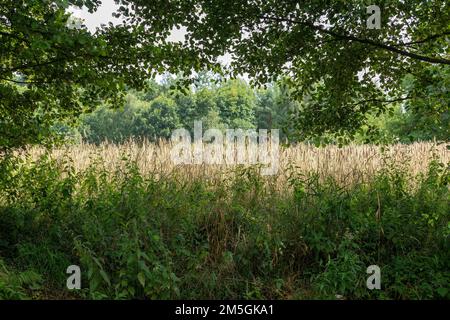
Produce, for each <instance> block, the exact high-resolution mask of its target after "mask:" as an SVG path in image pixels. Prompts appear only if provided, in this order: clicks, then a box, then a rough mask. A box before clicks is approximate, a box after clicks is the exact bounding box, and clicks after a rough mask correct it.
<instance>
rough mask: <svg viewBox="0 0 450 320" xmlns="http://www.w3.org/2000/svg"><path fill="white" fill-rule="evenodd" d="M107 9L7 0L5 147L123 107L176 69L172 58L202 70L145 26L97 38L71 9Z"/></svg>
mask: <svg viewBox="0 0 450 320" xmlns="http://www.w3.org/2000/svg"><path fill="white" fill-rule="evenodd" d="M100 4H101V1H100V0H53V1H50V0H2V1H1V2H0V148H2V149H5V148H10V147H16V146H23V145H25V144H28V143H39V142H42V141H44V140H45V139H46V137H48V136H49V135H50V134H51V132H52V130H50V128H51V127H52V125H53V124H55V123H57V122H61V121H65V122H68V123H70V122H73V121H74V120H75V119H76V118H77V117H78V116H79V115H80V114H81V113H83V112H86V111H89V110H93V109H94V108H95V107H96V106H98V105H100V104H101V103H108V104H110V105H113V106H120V105H122V103H123V100H122V99H123V95H124V94H123V92H124V90H125V88H126V86H127V85H128V86H131V87H135V88H138V89H139V88H142V87H143V86H144V84H145V80H146V79H148V78H149V77H151V76H153V75H154V74H155V72H156V71H164V66H167V65H173V64H175V63H174V62H170V63H169V60H170V59H172V58H173V59H175V60H176V61H177V64H178V62H180V63H181V61H183V60H184V61H185V63H181V65H186V66H187V65H189V69H195V68H196V67H195V65H192V64H190V63H189V61H192V60H196V58H195V57H193V56H190V54H189V53H187V51H186V50H184V51H181V50H180V49H181V48H180V45H178V44H174V43H167V42H165V41H159V40H160V37H153V36H150V35H149V37H145V38H143V37H142V36H141V33H142V31H143V30H142V29H140V28H139V27H136V28H135V29H133V28H131V27H130V26H129V25H125V24H123V25H118V26H112V25H107V26H104V27H103V28H99V29H97V31H96V32H95V33H93V34H92V33H90V32H89V31H88V30H87V29H86V27H85V26H82V25H80V26H74V25H73V24H72V23H70V22H71V21H70V14H69V13H67V8H68V6H69V5H76V6H83V5H84V6H86V7H87V8H88V10H89V11H90V12H93V11H95V10H96V9H97V7H98V6H99V5H100ZM164 38H165V37H162V39H164ZM154 43H158V44H159V45H158V47H155V46H154ZM178 69H182V67H181V66H180V65H179V66H178Z"/></svg>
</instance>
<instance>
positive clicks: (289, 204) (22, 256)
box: [0, 0, 450, 299]
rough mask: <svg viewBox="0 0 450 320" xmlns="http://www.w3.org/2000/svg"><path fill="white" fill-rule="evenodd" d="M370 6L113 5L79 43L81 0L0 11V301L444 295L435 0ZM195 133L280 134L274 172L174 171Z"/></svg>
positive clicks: (444, 70) (234, 0)
mask: <svg viewBox="0 0 450 320" xmlns="http://www.w3.org/2000/svg"><path fill="white" fill-rule="evenodd" d="M104 1H105V0H104ZM377 2H378V3H377V5H378V6H380V7H381V15H380V16H379V17H378V18H379V19H378V20H379V21H378V22H379V23H380V25H381V26H382V27H381V28H375V29H372V28H368V26H367V24H366V20H367V18H368V17H367V1H362V0H352V1H341V0H330V1H315V0H314V1H291V0H265V1H259V0H211V1H203V0H190V1H185V0H172V1H167V0H152V1H147V0H145V1H144V0H114V3H115V4H116V11H115V12H114V16H115V17H116V18H118V19H119V21H120V23H118V24H112V23H106V24H104V25H101V26H100V27H98V28H97V29H96V30H90V29H88V28H87V27H86V26H85V25H83V23H82V21H78V20H77V19H76V18H74V16H73V15H72V13H71V9H73V7H74V6H78V7H83V10H84V12H85V13H86V12H91V13H92V12H95V11H96V10H97V9H98V8H99V7H100V6H101V5H102V1H100V0H2V1H1V2H0V299H51V298H64V299H131V298H137V299H177V298H184V299H449V298H450V250H449V249H450V241H449V236H450V220H449V218H450V215H449V213H450V189H449V187H450V171H449V170H450V168H449V164H450V156H449V146H448V142H449V137H450V110H449V105H450V93H449V88H450V68H449V65H450V59H449V57H450V56H449V36H450V30H449V23H448V21H450V6H449V4H448V1H445V0H434V1H423V0H405V1H391V0H389V1H388V0H380V1H377ZM174 30H183V31H182V32H183V33H184V40H181V41H171V40H170V39H169V38H170V34H171V33H172V32H173V31H174ZM226 55H229V56H231V58H230V61H229V63H228V64H226V65H224V64H222V63H220V62H219V61H220V59H221V58H223V57H224V56H226ZM240 77H241V78H242V77H246V78H247V79H248V81H247V80H245V81H244V80H242V79H240ZM156 79H158V80H156ZM194 121H202V122H203V124H204V129H207V128H217V129H220V130H225V129H227V128H231V129H234V128H241V129H249V128H251V129H280V130H281V136H280V138H281V139H280V141H281V144H282V146H281V148H280V154H279V158H278V161H279V168H278V171H277V174H276V175H273V176H262V175H261V174H260V170H261V166H260V165H239V166H235V165H229V164H227V163H223V164H220V165H214V166H213V165H206V164H199V165H174V163H173V162H172V161H171V158H170V155H169V154H170V150H171V148H172V146H173V145H172V143H171V142H170V141H169V140H168V139H169V138H170V136H171V134H172V132H173V131H174V130H175V129H178V128H186V129H188V130H189V131H192V129H193V124H194ZM71 265H77V266H79V267H80V268H81V276H82V286H81V289H80V290H75V289H74V290H71V289H69V288H68V287H67V286H66V280H67V277H68V276H69V275H68V274H67V273H66V270H67V267H68V266H71ZM370 265H377V266H379V267H380V268H381V290H369V289H368V288H367V287H366V279H367V277H368V274H367V273H366V270H367V267H368V266H370Z"/></svg>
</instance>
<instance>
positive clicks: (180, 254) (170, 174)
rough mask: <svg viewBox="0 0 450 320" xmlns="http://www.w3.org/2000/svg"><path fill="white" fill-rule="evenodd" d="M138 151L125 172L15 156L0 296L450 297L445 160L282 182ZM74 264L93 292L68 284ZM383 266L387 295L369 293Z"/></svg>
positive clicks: (3, 204)
mask: <svg viewBox="0 0 450 320" xmlns="http://www.w3.org/2000/svg"><path fill="white" fill-rule="evenodd" d="M92 148H94V147H92ZM128 151H129V150H128ZM336 152H337V151H336ZM125 153H128V156H126V157H118V158H123V159H122V160H118V161H117V162H116V164H115V166H110V165H109V164H108V162H107V161H104V159H103V158H101V157H100V158H96V157H91V160H90V161H89V163H86V164H84V165H80V163H79V162H80V161H77V159H76V153H72V156H71V157H69V156H64V155H59V156H58V157H56V158H55V157H51V156H48V155H46V154H43V155H42V156H38V155H36V154H34V155H33V156H30V157H11V158H6V159H3V160H2V161H1V164H0V165H1V168H0V174H1V175H0V298H3V299H12V298H14V299H16V298H37V299H47V298H70V299H72V298H94V299H102V298H112V299H127V298H149V299H176V298H184V299H200V298H201V299H241V298H242V299H255V298H256V299H257V298H259V299H305V298H308V299H315V298H319V299H320V298H331V299H334V298H336V295H340V296H342V298H343V299H374V298H376V299H437V298H450V287H449V284H450V272H449V271H450V250H449V249H450V245H449V244H450V243H449V235H450V224H449V212H450V201H449V200H450V191H449V177H450V174H449V170H448V164H446V163H445V161H444V163H442V157H435V158H434V159H433V157H432V155H431V153H430V154H427V155H426V156H425V158H427V159H428V158H430V159H431V160H430V161H427V167H426V168H424V169H423V170H419V171H414V170H411V169H410V168H411V166H412V167H414V165H423V161H422V163H420V164H418V163H417V161H416V160H414V157H412V159H411V160H412V162H408V165H406V163H405V162H404V161H398V159H395V157H394V156H392V155H391V156H390V157H389V156H386V157H384V158H383V159H384V161H382V162H380V163H379V165H378V167H377V170H375V171H374V172H372V173H371V175H367V176H365V177H364V178H361V177H360V176H359V175H347V177H349V176H351V179H352V181H351V183H349V184H345V183H344V184H343V183H342V177H344V176H345V175H342V177H341V178H339V176H336V174H332V173H330V172H328V173H326V172H323V171H320V170H319V169H320V168H319V167H318V168H316V169H315V170H313V169H311V170H308V171H305V170H302V169H301V168H299V166H296V165H286V166H285V167H283V170H282V174H283V177H284V178H283V179H282V180H280V179H279V177H269V178H262V177H261V176H260V175H259V174H258V173H257V169H256V168H253V167H245V168H244V167H235V168H233V169H232V170H231V171H228V174H224V175H216V176H215V179H205V174H199V175H195V174H192V173H191V174H187V173H186V172H185V171H184V172H183V170H175V169H174V168H171V170H167V169H166V170H163V169H161V170H160V171H157V170H156V169H157V168H154V169H153V170H142V167H141V166H142V163H139V161H136V158H135V157H134V156H133V154H132V153H130V152H127V151H125ZM69 154H70V153H69ZM122 156H123V154H122ZM422 157H424V156H423V155H422ZM78 160H79V159H78ZM363 160H364V159H362V160H361V161H363ZM366 160H367V161H369V160H368V159H366ZM328 161H330V160H329V159H328ZM288 162H289V161H287V160H286V163H288ZM415 163H417V164H415ZM336 165H341V164H340V163H336ZM358 177H359V178H358ZM74 264H75V265H79V266H80V267H81V271H82V289H81V290H79V291H69V290H68V289H67V288H66V279H67V277H68V275H67V274H66V268H67V267H68V266H69V265H74ZM369 265H378V266H379V267H380V268H381V279H382V280H381V285H382V289H381V290H373V291H370V290H368V289H367V288H366V279H367V277H368V274H366V268H367V267H368V266H369Z"/></svg>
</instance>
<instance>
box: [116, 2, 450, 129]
mask: <svg viewBox="0 0 450 320" xmlns="http://www.w3.org/2000/svg"><path fill="white" fill-rule="evenodd" d="M116 2H117V3H119V4H121V7H120V9H119V15H120V16H122V17H123V18H124V19H125V21H126V22H127V23H129V24H130V25H131V24H134V25H136V26H139V27H140V28H142V29H145V30H146V34H150V35H152V36H160V35H167V34H168V33H169V32H170V30H172V29H173V28H179V27H185V28H186V31H187V34H186V41H185V42H184V44H183V46H184V48H185V49H186V50H188V51H194V52H196V55H197V56H198V57H201V59H202V61H208V62H209V63H211V64H213V63H214V61H216V59H217V57H219V56H221V55H224V54H226V53H229V54H231V56H232V57H233V61H232V62H231V66H230V70H229V71H230V72H231V74H234V75H238V74H248V75H249V76H250V78H251V79H253V80H254V82H255V83H257V84H265V83H267V82H270V81H272V80H276V79H280V78H285V79H286V80H287V81H288V83H289V84H290V85H291V86H292V87H293V89H294V90H293V96H294V97H295V98H296V99H297V100H299V101H303V102H304V103H303V108H302V109H301V110H300V111H301V112H299V113H298V114H297V117H296V124H297V127H298V128H299V130H300V131H301V132H302V133H303V134H306V135H308V134H313V135H314V134H323V133H324V132H332V131H333V132H336V131H338V132H339V131H340V130H341V131H342V132H343V131H355V130H357V129H358V128H359V127H360V126H361V125H362V124H364V123H365V122H366V120H367V118H368V116H369V115H370V114H380V113H381V112H383V111H385V109H386V106H387V105H389V104H391V103H392V102H399V101H406V100H414V102H413V103H414V104H418V103H420V101H421V100H424V99H425V100H426V101H427V100H428V99H430V98H429V97H428V96H424V95H423V94H422V93H423V92H419V91H415V92H410V91H408V90H405V88H404V87H403V86H402V85H401V84H402V82H403V81H404V78H405V77H406V76H409V77H414V78H415V80H414V81H415V82H422V81H431V83H429V84H428V85H432V86H435V87H436V86H442V82H439V81H440V80H441V79H438V78H435V77H430V76H429V75H428V72H429V70H430V66H433V67H435V68H444V67H448V65H449V64H450V57H449V41H448V39H449V36H450V24H449V21H450V6H449V5H448V1H445V0H436V1H423V0H405V1H390V0H389V1H388V0H384V1H377V3H376V4H377V5H378V6H379V7H380V8H381V22H380V25H381V28H380V29H368V28H367V26H366V20H367V19H368V18H369V16H370V14H368V13H367V7H368V6H369V5H371V4H372V2H370V1H369V2H368V1H361V0H353V1H340V0H331V1H315V0H311V1H291V0H264V1H263V0H213V1H203V0H171V1H167V0H151V1H146V0H117V1H116ZM439 83H440V84H439ZM447 88H448V87H447ZM429 94H432V95H433V97H434V98H432V99H434V100H442V99H446V101H447V102H448V89H447V90H444V91H439V92H436V91H435V92H433V93H430V92H427V95H429ZM447 107H448V106H447ZM424 108H428V111H433V108H434V107H433V106H432V105H430V104H426V103H425V104H424ZM434 111H436V110H434ZM342 132H341V133H342Z"/></svg>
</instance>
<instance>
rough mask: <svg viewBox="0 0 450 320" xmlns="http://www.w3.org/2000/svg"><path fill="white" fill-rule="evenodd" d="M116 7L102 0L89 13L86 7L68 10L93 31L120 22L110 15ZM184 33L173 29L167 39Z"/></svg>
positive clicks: (177, 37)
mask: <svg viewBox="0 0 450 320" xmlns="http://www.w3.org/2000/svg"><path fill="white" fill-rule="evenodd" d="M117 8H118V6H117V5H116V4H115V3H114V0H102V4H101V6H100V7H99V8H98V9H97V11H96V12H94V13H89V12H88V10H87V9H86V7H84V8H82V9H79V8H77V7H72V8H71V9H70V10H69V11H70V12H72V14H73V15H74V16H75V17H78V18H81V19H83V21H84V24H85V25H86V27H87V28H88V29H89V31H91V32H95V29H96V28H97V27H100V26H101V25H102V24H108V23H109V22H112V23H113V24H119V23H121V22H122V21H121V19H118V18H115V17H113V16H112V13H113V12H115V11H116V10H117ZM184 35H185V31H184V30H183V29H180V30H176V29H174V30H173V31H172V34H171V35H170V37H169V39H170V40H171V41H183V40H184Z"/></svg>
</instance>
